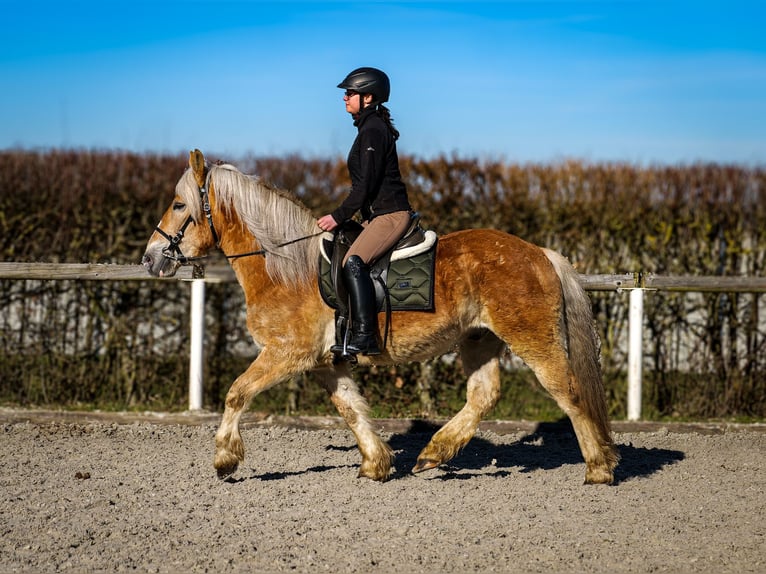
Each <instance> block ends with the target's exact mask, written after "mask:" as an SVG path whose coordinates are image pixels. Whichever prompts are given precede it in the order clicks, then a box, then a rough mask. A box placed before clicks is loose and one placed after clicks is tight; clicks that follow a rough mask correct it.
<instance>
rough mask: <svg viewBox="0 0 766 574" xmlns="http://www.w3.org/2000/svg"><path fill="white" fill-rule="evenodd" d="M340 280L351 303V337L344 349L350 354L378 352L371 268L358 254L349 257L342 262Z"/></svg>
mask: <svg viewBox="0 0 766 574" xmlns="http://www.w3.org/2000/svg"><path fill="white" fill-rule="evenodd" d="M343 281H344V283H345V284H346V289H347V290H348V296H349V300H350V304H351V305H350V306H351V337H350V339H349V340H348V343H347V345H346V351H347V352H348V353H349V354H352V355H358V354H360V353H361V354H362V355H380V348H379V347H378V341H377V339H376V336H377V334H378V311H377V309H376V301H375V286H374V285H373V284H372V278H371V277H370V268H369V267H368V266H367V265H366V264H365V263H364V261H362V258H361V257H359V256H358V255H352V256H351V257H349V258H348V261H346V264H345V265H344V266H343Z"/></svg>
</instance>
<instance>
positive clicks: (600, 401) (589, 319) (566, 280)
mask: <svg viewBox="0 0 766 574" xmlns="http://www.w3.org/2000/svg"><path fill="white" fill-rule="evenodd" d="M543 251H544V252H545V255H546V256H547V257H548V259H549V260H550V262H551V263H552V264H553V268H554V269H555V270H556V274H557V275H558V276H559V280H560V281H561V291H562V299H563V301H562V306H563V309H562V322H563V325H562V336H563V337H564V341H565V344H566V346H567V349H568V354H569V363H570V365H571V368H572V373H573V374H574V376H575V378H576V379H577V380H578V381H579V383H580V389H581V392H582V395H583V396H582V399H583V403H584V404H583V406H584V407H585V408H586V409H587V410H588V411H589V414H590V415H591V417H592V418H593V420H594V421H595V422H596V423H597V424H598V425H599V426H601V427H602V429H603V431H604V433H605V435H606V436H605V437H604V439H605V440H607V441H608V442H607V444H611V441H612V439H611V431H610V429H609V417H608V414H607V408H606V396H605V394H604V383H603V380H602V378H601V365H600V364H599V353H600V342H599V337H598V334H597V333H596V329H595V327H594V325H593V310H592V309H591V302H590V297H588V295H587V293H585V289H583V287H582V285H581V284H580V280H579V277H578V274H577V271H575V269H574V267H572V265H571V264H570V263H569V261H568V260H567V259H566V258H565V257H564V256H563V255H561V254H559V253H556V252H555V251H552V250H550V249H543Z"/></svg>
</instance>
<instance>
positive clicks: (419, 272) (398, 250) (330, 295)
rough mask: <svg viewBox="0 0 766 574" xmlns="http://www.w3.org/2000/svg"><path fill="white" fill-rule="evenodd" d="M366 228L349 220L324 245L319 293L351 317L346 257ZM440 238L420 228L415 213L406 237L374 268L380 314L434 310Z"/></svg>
mask: <svg viewBox="0 0 766 574" xmlns="http://www.w3.org/2000/svg"><path fill="white" fill-rule="evenodd" d="M363 229H364V228H363V227H362V226H361V225H360V224H359V223H357V222H355V221H347V222H345V223H343V224H342V225H341V226H339V227H338V228H337V229H336V230H335V233H334V234H330V233H326V234H325V235H324V236H323V238H322V241H321V243H320V251H321V253H320V256H319V259H320V261H319V292H320V294H321V295H322V300H323V301H324V302H325V303H326V304H327V305H328V306H329V307H332V308H333V309H336V310H338V311H339V312H340V313H341V314H344V315H346V316H347V314H348V293H347V291H346V287H345V285H344V283H343V279H342V277H341V269H342V266H343V258H344V257H345V255H346V253H347V252H348V250H349V247H351V244H352V243H353V242H354V240H355V239H356V238H357V237H358V236H359V234H360V233H361V232H362V230H363ZM436 244H437V236H436V233H434V232H433V231H431V230H428V231H425V230H423V228H422V227H421V226H420V216H419V215H418V214H417V213H413V214H412V218H411V221H410V226H409V227H408V229H407V231H406V232H405V234H404V235H403V236H402V238H401V239H400V240H399V241H398V243H396V245H394V247H393V248H392V249H391V250H389V251H388V252H387V253H386V254H385V255H383V256H382V257H381V258H380V259H378V260H377V261H375V262H374V263H373V264H372V265H371V266H370V276H371V277H372V282H373V285H374V286H375V299H376V304H377V309H378V311H379V312H380V311H382V310H386V312H387V313H388V312H390V311H433V309H434V301H433V299H434V268H435V263H436Z"/></svg>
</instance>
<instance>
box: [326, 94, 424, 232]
mask: <svg viewBox="0 0 766 574" xmlns="http://www.w3.org/2000/svg"><path fill="white" fill-rule="evenodd" d="M354 125H355V126H357V128H358V133H357V135H356V139H355V140H354V144H353V145H352V146H351V151H350V152H349V154H348V160H347V164H348V173H349V175H350V176H351V192H350V193H349V194H348V197H347V198H346V199H345V200H344V201H343V203H342V204H341V205H340V207H338V208H337V209H336V210H335V211H333V212H332V214H331V215H332V217H333V219H334V220H335V221H336V222H338V223H343V222H344V221H346V220H348V219H351V217H352V216H353V215H354V214H355V213H356V212H357V211H360V212H361V214H362V218H363V219H364V220H365V221H367V220H371V219H373V218H374V217H375V216H377V215H383V214H384V213H393V212H394V211H409V210H410V209H411V208H410V203H409V200H408V199H407V187H406V186H405V185H404V182H403V181H402V176H401V174H400V173H399V156H398V155H397V153H396V139H395V138H394V135H393V134H392V133H391V130H390V129H389V127H388V125H387V124H386V122H385V121H384V120H383V119H382V118H381V117H380V116H379V115H378V114H377V113H376V110H375V108H366V109H365V110H363V111H362V113H361V114H360V115H359V117H358V118H357V119H356V120H355V121H354Z"/></svg>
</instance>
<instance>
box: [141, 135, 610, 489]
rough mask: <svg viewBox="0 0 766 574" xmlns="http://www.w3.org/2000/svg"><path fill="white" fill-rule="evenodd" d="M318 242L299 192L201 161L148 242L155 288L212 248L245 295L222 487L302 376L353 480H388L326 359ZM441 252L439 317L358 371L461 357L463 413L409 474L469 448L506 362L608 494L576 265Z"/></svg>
mask: <svg viewBox="0 0 766 574" xmlns="http://www.w3.org/2000/svg"><path fill="white" fill-rule="evenodd" d="M322 233H323V232H322V231H321V230H320V229H319V228H318V226H317V223H316V218H315V217H314V216H313V215H312V213H311V212H310V210H309V209H308V208H307V207H306V206H305V205H304V204H303V203H302V202H301V201H300V200H299V199H298V198H297V197H296V196H295V195H294V194H292V193H291V192H289V191H286V190H282V189H279V188H277V187H276V186H272V185H269V184H267V183H265V182H263V181H262V180H261V179H259V178H258V177H257V176H252V175H247V174H244V173H242V172H240V171H239V170H238V169H237V168H236V167H234V166H233V165H230V164H219V165H209V164H208V162H207V161H206V160H205V157H204V156H203V154H202V152H200V151H199V150H197V149H195V150H194V151H191V152H190V153H189V167H188V168H187V169H186V170H185V171H184V174H183V175H182V176H181V178H180V180H179V181H178V183H177V185H176V188H175V197H174V198H173V201H172V203H171V204H170V206H169V208H168V209H167V210H166V211H165V213H164V214H163V215H162V219H161V220H160V222H159V224H158V225H157V227H156V228H155V230H154V231H153V233H152V235H151V236H150V238H149V241H148V244H147V246H146V251H145V254H144V256H143V258H142V264H143V265H144V266H145V267H146V269H147V270H148V271H149V273H150V274H152V275H155V276H164V277H171V276H173V275H174V274H175V273H176V272H177V270H178V268H179V266H180V265H182V264H187V265H188V264H195V263H197V262H199V261H200V260H201V258H204V257H205V256H206V255H207V254H208V252H209V251H210V250H212V249H214V248H216V247H217V248H219V249H220V250H222V251H223V253H224V255H225V256H226V257H228V259H229V263H230V265H231V267H232V268H233V271H234V273H235V275H236V278H237V280H238V282H239V283H240V285H241V287H242V289H243V291H244V295H245V303H246V307H247V313H246V321H247V328H248V331H249V333H250V335H251V336H252V338H253V340H254V342H255V344H256V346H257V349H258V354H257V357H256V358H255V359H254V360H253V361H252V363H251V364H250V365H249V366H248V368H247V369H246V370H245V371H244V372H243V373H242V374H241V375H239V377H237V379H236V380H235V381H234V382H233V384H232V385H231V387H230V389H229V391H228V392H227V395H226V400H225V408H224V412H223V416H222V418H221V422H220V425H219V427H218V429H217V432H216V434H215V457H214V461H213V466H214V468H215V470H216V472H217V475H218V477H219V478H221V479H226V478H228V477H230V476H231V475H232V474H233V473H234V472H236V470H237V468H238V466H239V464H240V463H241V462H242V461H243V460H244V457H245V446H244V442H243V440H242V436H241V434H240V430H239V423H240V418H241V416H242V414H243V412H244V411H245V410H246V409H247V408H248V406H249V404H250V402H251V400H252V399H253V397H255V396H256V395H257V394H259V393H261V392H264V391H266V390H267V389H269V388H271V387H273V386H274V385H277V384H278V383H281V382H283V381H286V380H288V379H290V378H292V377H294V376H296V375H298V374H301V373H303V372H307V371H311V372H312V373H314V374H315V375H316V378H317V380H318V381H319V383H320V384H321V385H322V386H323V387H324V388H325V389H326V391H327V393H328V394H329V396H330V400H331V401H332V403H333V405H334V406H335V408H336V409H337V411H338V413H339V414H340V416H341V417H342V418H343V420H344V421H345V423H346V424H347V425H348V427H349V428H350V429H351V431H352V433H353V434H354V436H355V438H356V441H357V445H358V449H359V452H360V454H361V459H362V460H361V464H360V467H359V473H358V476H359V477H366V478H369V479H372V480H376V481H385V480H387V479H388V478H390V476H391V474H392V472H393V463H394V454H393V450H392V449H391V447H390V446H389V445H388V444H387V443H386V442H385V441H384V440H383V439H382V438H381V437H380V436H379V434H378V433H377V432H376V430H375V429H374V427H373V423H372V421H371V418H370V416H369V406H368V403H367V401H366V400H365V399H364V397H363V396H362V394H361V393H360V391H359V388H358V387H357V385H356V383H355V382H354V380H353V378H352V367H351V366H350V365H349V364H348V363H347V362H345V361H338V360H336V359H335V356H334V355H333V354H332V353H331V351H330V347H331V345H333V343H334V342H335V320H334V319H335V316H334V311H333V310H332V309H331V308H330V307H329V306H328V305H327V304H326V303H325V302H324V301H323V300H322V298H321V296H320V293H319V288H318V281H317V273H318V268H319V257H320V242H321V241H322V238H321V235H322ZM436 249H437V251H436V265H435V270H434V274H435V276H434V287H433V289H434V309H433V310H432V311H394V312H393V313H390V315H391V316H390V318H389V322H388V333H387V341H386V346H385V348H384V349H383V352H382V354H380V355H373V356H361V355H360V356H359V357H358V364H359V365H391V364H401V363H407V362H413V361H425V360H428V359H431V358H433V357H438V356H441V355H443V354H445V353H448V352H451V351H454V350H457V352H458V353H459V357H460V359H461V361H462V366H463V370H464V372H465V375H466V377H467V392H466V403H465V405H464V406H463V407H462V408H461V410H460V411H459V412H457V414H455V416H454V417H453V418H451V419H450V420H449V421H448V422H447V423H446V424H444V425H443V426H442V427H441V428H440V429H439V430H438V431H437V432H436V433H435V434H434V435H433V436H432V437H431V439H430V441H429V443H428V444H427V445H426V446H425V447H424V448H423V450H422V451H421V452H420V454H419V455H418V458H417V461H416V464H415V466H414V468H413V469H412V472H413V473H419V472H423V471H426V470H429V469H434V468H437V467H439V466H441V465H443V464H445V463H446V462H448V461H449V460H450V459H452V458H453V457H454V456H455V455H456V454H457V453H458V452H459V451H460V450H461V449H462V448H463V447H464V446H465V445H466V444H467V443H468V442H469V441H470V440H471V438H472V437H473V436H474V434H475V432H476V429H477V427H478V425H479V422H480V421H481V419H482V417H484V415H486V414H487V413H488V412H489V411H490V410H491V409H492V408H493V406H494V405H495V404H496V403H497V401H498V399H499V397H500V361H501V358H502V356H503V354H504V353H506V352H507V350H508V349H510V351H511V352H512V353H514V354H515V355H516V356H517V357H519V358H520V359H522V360H523V361H524V362H525V363H526V365H528V366H529V368H531V369H532V371H533V372H534V374H535V376H536V377H537V379H538V380H539V382H540V383H541V384H542V386H543V387H544V388H545V389H546V390H547V391H548V392H549V393H550V395H551V396H552V397H553V398H554V399H555V401H556V402H557V404H558V405H559V407H560V408H561V409H562V411H563V412H564V413H565V414H566V415H567V416H568V417H569V419H570V420H571V423H572V426H573V428H574V431H575V435H576V437H577V441H578V445H579V447H580V451H581V453H582V456H583V459H584V461H585V483H586V484H611V483H612V482H613V480H614V469H615V468H616V466H617V463H618V461H619V455H618V453H617V450H616V448H615V445H614V442H613V439H612V433H611V429H610V423H609V419H608V415H607V407H606V399H605V394H604V387H603V382H602V377H601V370H600V363H599V352H600V342H599V339H598V336H597V334H596V332H595V328H594V324H593V315H592V309H591V304H590V299H589V297H588V296H587V294H586V293H585V291H584V290H583V288H582V286H581V284H580V282H579V280H578V274H577V272H576V271H575V270H574V268H573V267H572V265H571V264H570V263H569V261H568V260H567V259H566V258H565V257H564V256H562V255H560V254H558V253H556V252H554V251H552V250H550V249H547V248H542V247H538V246H536V245H532V244H530V243H528V242H526V241H524V240H522V239H520V238H518V237H516V236H513V235H510V234H508V233H505V232H502V231H498V230H492V229H468V230H461V231H457V232H454V233H449V234H446V235H444V236H441V237H439V240H438V243H437V247H436ZM382 322H383V321H379V323H382ZM381 340H382V339H381Z"/></svg>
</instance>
